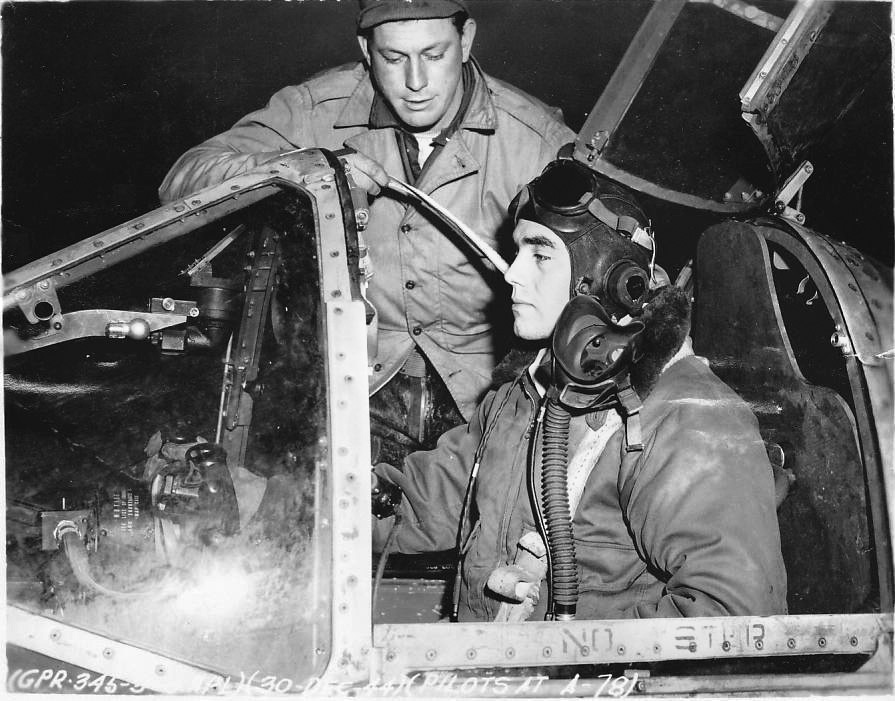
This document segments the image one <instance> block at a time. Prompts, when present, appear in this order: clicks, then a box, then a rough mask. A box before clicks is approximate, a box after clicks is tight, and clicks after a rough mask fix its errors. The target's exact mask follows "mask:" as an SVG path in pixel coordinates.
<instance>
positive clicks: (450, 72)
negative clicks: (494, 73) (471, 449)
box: [159, 0, 574, 462]
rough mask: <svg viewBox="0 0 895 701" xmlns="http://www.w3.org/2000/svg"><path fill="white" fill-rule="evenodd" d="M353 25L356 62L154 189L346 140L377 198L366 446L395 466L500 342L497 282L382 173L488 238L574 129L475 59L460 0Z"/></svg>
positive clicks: (190, 154) (277, 102) (464, 394)
mask: <svg viewBox="0 0 895 701" xmlns="http://www.w3.org/2000/svg"><path fill="white" fill-rule="evenodd" d="M357 32H358V44H359V45H360V49H361V53H362V54H363V58H364V60H363V62H361V63H357V64H353V65H346V66H341V67H338V68H335V69H332V70H329V71H326V72H324V73H321V74H318V75H317V76H315V77H314V78H311V79H310V80H309V81H307V82H306V83H303V84H302V85H298V86H290V87H287V88H284V89H282V90H280V91H279V92H278V93H276V94H275V95H274V96H273V97H272V98H271V100H270V102H269V103H268V105H267V107H265V108H263V109H261V110H259V111H257V112H253V113H252V114H249V115H248V116H246V117H244V118H243V119H241V120H240V121H239V122H237V124H236V125H235V126H234V127H233V128H232V129H230V130H229V131H227V132H224V133H223V134H220V135H218V136H215V137H213V138H211V139H209V140H208V141H206V142H205V143H203V144H200V145H199V146H197V147H195V148H193V149H191V150H189V151H187V153H185V154H184V155H183V156H182V157H181V158H180V159H179V160H178V161H177V163H175V164H174V166H173V167H172V169H171V171H170V172H169V173H168V176H167V177H166V178H165V181H164V182H163V183H162V186H161V188H160V190H159V194H160V196H161V199H162V201H163V202H169V201H171V200H174V199H177V198H180V197H185V196H187V195H188V194H190V193H192V192H194V191H196V190H199V189H201V188H203V187H207V186H209V185H211V184H214V183H217V182H220V181H222V180H224V179H226V178H228V177H232V176H234V175H237V174H240V173H243V172H245V171H247V170H250V169H252V168H254V167H256V166H257V165H259V164H260V163H263V162H264V161H266V160H269V159H271V158H275V157H277V155H278V154H280V153H282V152H285V151H290V150H293V149H295V148H299V147H321V148H327V149H331V150H340V149H342V148H344V147H348V148H351V149H353V150H354V151H355V152H356V153H354V154H352V155H350V156H348V157H346V158H345V161H346V162H347V164H348V167H349V169H350V173H351V175H352V176H353V177H354V179H355V180H356V182H357V183H358V185H360V186H361V187H364V188H365V189H366V190H367V191H368V192H369V193H370V195H373V196H374V198H373V200H372V204H371V209H370V223H369V226H368V228H367V231H366V233H365V236H366V239H367V245H368V247H369V255H370V258H371V261H372V265H373V271H374V275H373V278H372V279H371V280H370V287H369V299H370V301H371V302H372V304H373V305H374V306H375V307H376V309H377V310H378V313H379V351H378V356H377V357H376V358H375V359H374V360H373V363H372V365H373V374H372V377H371V384H370V392H371V394H372V396H371V400H370V403H371V407H370V409H371V423H372V433H373V440H374V446H373V453H374V459H376V458H377V456H378V459H380V460H390V461H396V462H399V461H400V458H401V457H403V454H404V453H406V452H408V451H410V450H414V449H419V448H429V447H432V446H433V445H434V441H435V439H436V438H437V437H438V436H439V435H440V434H441V433H442V432H443V431H444V430H446V429H447V428H449V427H451V426H453V425H456V424H459V423H461V422H463V421H464V420H468V419H469V418H471V417H472V414H473V410H474V408H475V406H476V403H477V401H478V400H479V398H480V397H481V395H482V394H483V393H484V391H485V389H486V388H487V387H488V384H489V382H490V377H491V371H492V369H493V368H494V366H495V363H496V362H497V361H498V360H499V359H500V357H499V356H500V355H502V352H503V348H502V344H501V339H497V338H495V334H494V328H495V322H496V320H497V318H498V317H499V315H500V311H501V310H500V309H499V308H498V305H497V304H496V301H497V299H499V297H500V295H499V292H500V290H501V287H502V285H503V282H502V280H501V279H500V277H499V276H498V275H496V274H493V273H491V272H490V270H489V269H488V267H487V266H486V265H484V264H483V261H482V259H481V258H480V257H478V256H477V255H475V254H472V255H471V252H470V249H469V248H468V247H466V246H465V245H464V244H463V243H462V242H460V241H459V240H458V239H457V238H456V237H455V236H454V235H452V234H451V233H450V231H449V230H447V229H446V228H445V227H444V225H443V224H441V223H440V222H439V221H437V220H435V219H434V218H432V217H431V216H430V215H428V214H427V213H426V212H425V211H424V210H418V209H417V208H416V207H414V206H413V205H412V204H410V203H408V201H407V200H406V199H403V198H402V197H400V196H398V195H397V194H396V193H394V192H392V191H389V190H385V189H381V188H383V187H384V186H385V185H386V183H387V181H388V176H389V175H394V176H396V177H398V178H402V179H404V180H406V181H407V182H410V183H411V184H415V185H416V186H417V187H419V188H420V189H422V190H423V191H425V192H426V193H428V194H430V195H432V196H433V197H434V198H435V199H436V200H437V201H438V202H439V203H441V204H442V205H444V206H445V207H447V208H448V209H449V210H450V211H452V212H453V213H454V214H456V215H457V216H458V217H459V218H460V219H461V220H463V221H464V222H465V223H466V224H468V225H469V226H470V227H471V228H472V229H473V230H474V231H476V232H477V233H479V234H480V235H481V236H482V237H483V238H484V239H485V240H486V241H487V242H488V243H490V244H492V245H493V246H495V247H500V246H501V244H506V243H508V242H509V234H510V232H511V230H512V226H509V227H508V226H507V215H506V212H507V206H508V204H509V203H510V201H511V200H512V198H513V196H514V195H515V194H516V193H517V192H518V191H519V190H520V188H521V187H522V186H523V185H525V183H526V182H528V181H529V180H531V179H532V178H533V177H534V176H535V175H537V174H538V173H539V172H540V170H541V168H542V167H543V166H544V165H545V164H546V163H547V162H549V161H550V160H551V159H553V158H554V157H555V155H556V153H557V151H558V149H559V148H560V147H561V146H562V145H563V144H565V143H568V142H570V141H572V140H573V139H574V134H573V133H572V132H571V131H570V130H569V129H568V128H567V127H566V126H565V125H564V124H563V123H562V121H561V119H560V117H559V115H558V113H557V112H556V111H553V110H551V109H549V108H548V107H546V106H545V105H543V104H542V103H540V102H538V101H537V100H535V99H534V98H532V97H530V96H528V95H526V94H524V93H523V92H521V91H519V90H517V89H515V88H513V87H511V86H509V85H507V84H506V83H503V82H501V81H499V80H496V79H494V78H492V77H490V76H488V75H486V74H485V73H484V72H483V71H482V70H481V68H480V66H479V65H478V63H477V62H476V61H475V59H474V58H472V56H471V51H472V45H473V40H474V39H475V34H476V23H475V20H473V19H471V18H470V17H469V14H468V11H467V8H466V4H465V3H464V2H462V0H360V12H359V14H358V21H357ZM377 195H378V196H377ZM495 291H497V294H496V293H495Z"/></svg>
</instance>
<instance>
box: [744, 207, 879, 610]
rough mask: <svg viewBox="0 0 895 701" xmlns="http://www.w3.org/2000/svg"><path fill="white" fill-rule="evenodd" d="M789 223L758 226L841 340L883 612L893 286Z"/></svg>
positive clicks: (847, 252)
mask: <svg viewBox="0 0 895 701" xmlns="http://www.w3.org/2000/svg"><path fill="white" fill-rule="evenodd" d="M788 227H789V231H791V232H792V234H790V233H788V231H787V230H786V229H785V228H783V227H780V228H778V227H774V226H768V227H760V228H759V229H758V231H759V232H760V233H761V234H762V235H763V236H764V237H765V238H766V239H767V240H768V241H772V242H774V243H776V244H778V245H780V246H782V247H783V248H785V249H786V250H788V251H789V252H790V253H792V254H793V255H794V256H795V257H796V258H797V259H798V261H799V263H801V264H802V265H803V266H805V270H806V271H807V272H808V274H809V275H810V276H811V279H812V281H813V282H814V284H815V285H816V286H817V290H818V293H819V294H820V296H821V297H822V299H823V301H824V303H825V304H826V306H827V309H828V310H829V311H830V314H831V316H832V317H833V323H834V324H835V325H836V328H837V333H839V334H841V335H842V336H843V337H844V338H846V339H847V343H845V344H844V346H845V347H844V349H843V354H844V355H845V361H846V368H847V371H848V377H849V381H850V384H851V387H852V393H853V395H854V398H855V402H854V405H855V419H856V421H857V424H858V433H859V435H860V438H861V440H860V446H861V458H862V461H863V463H864V470H865V477H866V480H867V486H868V490H867V494H868V499H869V501H870V509H871V513H872V515H873V519H872V520H873V534H874V542H875V544H876V549H877V571H878V575H879V588H880V606H881V608H882V610H884V611H890V610H892V609H893V606H895V596H893V590H892V589H893V552H892V546H893V543H892V537H891V523H890V520H891V515H890V514H889V511H888V508H887V506H888V503H891V495H893V494H895V476H893V468H895V466H893V454H892V451H893V441H895V428H893V391H895V390H893V382H895V372H893V363H895V361H893V358H892V356H891V353H889V351H891V349H892V347H893V328H892V326H893V301H892V289H891V288H890V287H889V286H888V285H887V284H886V282H885V281H884V280H883V279H882V277H881V276H880V275H879V274H878V273H877V272H875V270H874V266H873V264H872V263H871V262H870V261H868V260H867V259H866V258H865V256H864V255H863V254H862V253H861V252H860V251H858V250H857V249H855V248H853V247H851V246H849V245H847V244H845V243H844V242H836V241H834V240H833V239H831V238H829V237H827V236H823V235H821V234H818V233H816V232H814V231H812V230H811V229H808V228H806V227H804V226H800V225H798V224H795V223H789V224H788ZM793 234H795V236H793ZM887 495H889V497H890V499H888V500H887Z"/></svg>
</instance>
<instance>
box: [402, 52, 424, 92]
mask: <svg viewBox="0 0 895 701" xmlns="http://www.w3.org/2000/svg"><path fill="white" fill-rule="evenodd" d="M428 83H429V80H428V79H427V78H426V67H425V66H424V65H423V62H422V59H420V58H413V57H411V59H410V60H409V61H408V62H407V71H406V75H405V76H404V84H405V85H406V86H407V89H408V90H412V91H413V92H419V91H420V90H422V89H423V88H425V87H426V85H428Z"/></svg>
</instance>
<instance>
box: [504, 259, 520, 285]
mask: <svg viewBox="0 0 895 701" xmlns="http://www.w3.org/2000/svg"><path fill="white" fill-rule="evenodd" d="M518 262H519V258H518V256H517V257H516V259H515V260H514V261H513V262H512V263H511V264H510V267H509V268H507V271H506V272H505V273H504V274H503V279H504V282H506V283H507V284H508V285H511V286H512V285H515V284H516V282H517V281H518V280H517V276H516V272H517V264H518Z"/></svg>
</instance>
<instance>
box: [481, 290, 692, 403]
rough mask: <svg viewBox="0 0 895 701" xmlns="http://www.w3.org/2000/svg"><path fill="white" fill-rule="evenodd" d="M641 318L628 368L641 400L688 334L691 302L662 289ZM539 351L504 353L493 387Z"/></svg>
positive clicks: (528, 348)
mask: <svg viewBox="0 0 895 701" xmlns="http://www.w3.org/2000/svg"><path fill="white" fill-rule="evenodd" d="M641 319H642V321H643V322H644V324H645V328H644V329H643V333H642V335H641V344H640V347H641V356H640V358H639V359H638V360H637V361H636V362H635V363H634V365H633V367H632V368H631V384H632V385H633V387H634V389H635V390H636V391H637V394H638V396H639V397H640V399H641V401H643V400H645V399H646V397H647V395H649V393H650V392H651V391H652V389H653V387H655V385H656V382H657V381H658V379H659V375H661V374H662V368H663V367H665V364H666V363H667V362H668V361H669V360H671V358H672V357H673V356H674V354H675V353H677V352H678V350H679V349H680V348H681V346H682V345H683V344H684V341H685V340H686V338H687V334H689V333H690V299H689V297H688V296H687V294H686V293H685V292H684V291H683V290H681V289H680V288H677V287H674V286H667V287H663V288H661V289H660V290H657V291H656V292H655V294H654V295H653V297H652V299H651V300H650V301H649V302H648V303H647V305H646V307H644V310H643V316H642V317H641ZM538 350H539V348H538V347H536V346H535V347H532V346H520V347H516V348H514V349H512V350H511V351H510V352H509V353H507V355H506V356H505V357H504V359H503V360H502V361H501V362H500V363H499V364H498V366H497V367H496V368H495V369H494V372H493V373H492V375H491V383H492V387H494V388H496V387H499V386H500V385H502V384H504V383H506V382H509V381H511V380H514V379H516V378H517V377H519V375H521V374H522V373H523V372H524V371H525V370H526V369H527V368H528V367H529V366H530V365H531V364H532V363H533V362H534V359H535V356H536V355H537V353H538Z"/></svg>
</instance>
